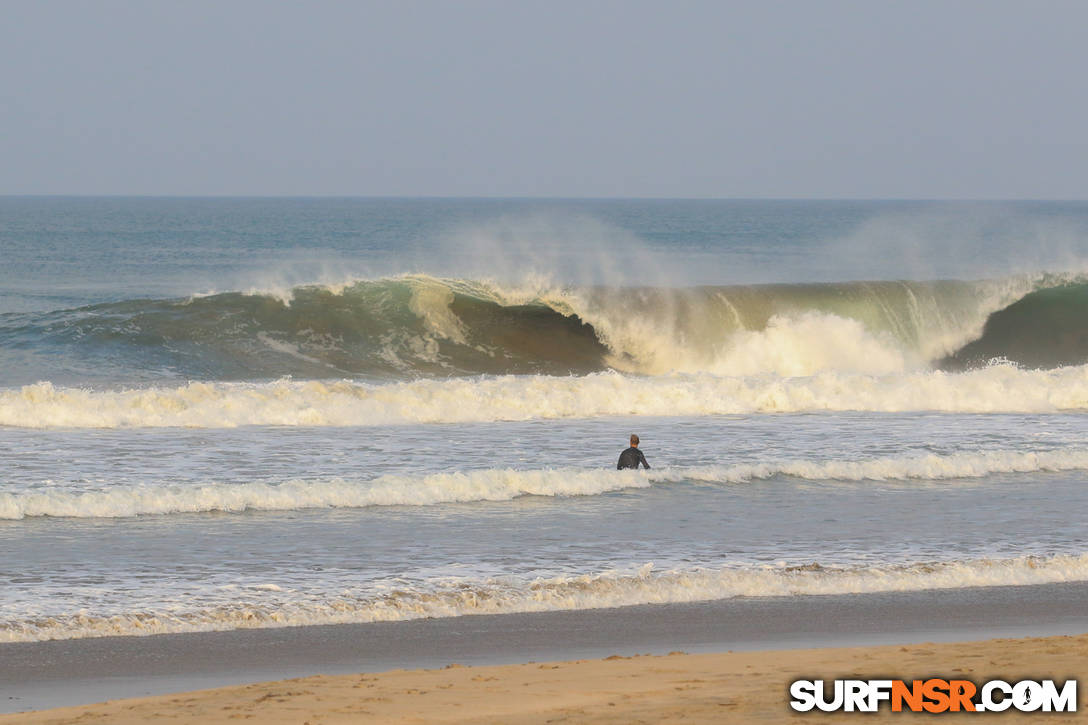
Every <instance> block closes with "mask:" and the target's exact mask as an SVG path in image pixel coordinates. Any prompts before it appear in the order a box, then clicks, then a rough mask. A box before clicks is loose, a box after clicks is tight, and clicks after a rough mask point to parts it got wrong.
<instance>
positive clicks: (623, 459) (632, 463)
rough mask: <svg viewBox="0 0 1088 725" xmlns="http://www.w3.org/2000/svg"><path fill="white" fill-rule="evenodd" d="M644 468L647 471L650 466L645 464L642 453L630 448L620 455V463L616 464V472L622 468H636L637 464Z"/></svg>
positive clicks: (632, 447) (644, 457)
mask: <svg viewBox="0 0 1088 725" xmlns="http://www.w3.org/2000/svg"><path fill="white" fill-rule="evenodd" d="M640 463H641V464H642V465H644V466H646V468H647V469H648V468H649V467H650V464H649V463H647V462H646V456H644V455H642V451H640V450H639V449H637V448H635V447H634V446H631V447H630V448H628V449H627V450H626V451H624V452H623V453H621V454H620V462H619V463H617V464H616V470H617V471H621V470H623V469H624V468H638V464H640Z"/></svg>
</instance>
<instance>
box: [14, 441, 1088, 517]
mask: <svg viewBox="0 0 1088 725" xmlns="http://www.w3.org/2000/svg"><path fill="white" fill-rule="evenodd" d="M1069 470H1088V450H1063V451H1042V452H1017V451H988V452H979V453H961V454H954V455H945V456H940V455H935V454H931V455H913V456H903V457H891V458H877V459H869V460H856V461H851V460H830V461H804V460H794V461H769V462H763V463H741V464H735V465H721V466H699V467H675V468H655V469H653V470H651V471H638V472H633V471H614V470H600V469H591V470H585V469H544V470H530V471H518V470H513V469H508V468H503V469H485V470H475V471H465V472H456V473H435V474H430V475H426V476H405V475H386V476H381V477H378V478H374V479H370V480H354V481H352V480H345V479H333V480H317V481H306V480H293V481H287V482H284V483H279V484H271V483H263V482H252V483H230V484H227V483H208V484H203V485H159V486H152V485H107V486H106V487H104V488H101V489H97V490H90V491H72V490H68V489H64V488H53V489H41V488H36V489H33V490H30V491H25V492H15V493H10V492H4V493H0V519H22V518H26V517H34V516H66V517H76V518H119V517H126V516H138V515H148V514H159V515H161V514H176V513H199V512H205V511H225V512H241V511H250V510H252V511H274V510H297V509H315V508H359V507H367V506H426V505H433V504H440V503H463V502H473V501H507V500H510V499H513V498H516V497H519V496H593V495H598V494H602V493H607V492H609V491H617V490H621V489H625V488H645V487H648V486H651V485H654V484H662V483H670V482H682V481H692V480H697V481H706V482H713V483H723V484H724V483H743V482H746V481H752V480H757V479H767V478H772V477H774V476H780V475H781V476H791V477H794V478H803V479H809V480H836V481H864V480H873V481H886V480H908V479H919V480H931V481H937V480H947V479H955V478H979V477H983V476H988V475H991V474H994V473H1029V472H1034V471H1069Z"/></svg>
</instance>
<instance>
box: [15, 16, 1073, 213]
mask: <svg viewBox="0 0 1088 725" xmlns="http://www.w3.org/2000/svg"><path fill="white" fill-rule="evenodd" d="M1085 28H1088V3H1084V2H1072V1H1071V2H1054V1H1051V2H1046V1H1043V0H1036V1H1033V2H1007V1H1003V0H979V1H969V0H941V1H940V2H931V1H927V0H911V1H909V2H907V1H897V0H888V1H881V2H872V1H870V0H865V1H858V2H837V1H833V0H827V1H824V2H816V1H808V2H803V1H798V2H775V1H773V0H763V1H758V2H728V1H719V2H682V1H670V2H666V1H665V0H662V1H661V2H639V1H637V0H630V1H627V2H618V1H616V2H612V1H606V0H597V1H595V0H578V1H576V2H567V1H565V0H542V1H540V2H535V1H529V0H525V1H522V2H518V1H512V0H507V1H504V2H474V1H468V0H466V1H464V2H454V1H452V0H451V1H449V2H437V1H434V2H416V1H412V0H396V1H390V2H368V1H365V0H360V1H358V2H323V1H321V0H307V1H306V2H301V1H300V2H290V3H288V2H276V1H275V0H260V1H257V0H233V1H231V0H216V1H213V2H207V1H204V0H186V1H185V2H181V1H178V2H165V1H163V2H144V1H142V0H141V1H139V2H129V1H112V2H111V1H107V0H102V1H95V2H91V1H87V2H75V1H71V2H60V1H58V0H31V1H24V0H0V194H88V195H96V194H121V195H129V194H134V195H337V196H339V195H344V196H356V195H358V196H497V197H521V196H529V197H538V196H543V197H694V198H703V197H709V198H821V199H825V198H828V199H831V198H915V199H918V198H922V199H946V198H947V199H1085V198H1088V125H1086V123H1085V119H1086V118H1088V81H1086V76H1085V73H1086V71H1088V43H1086V42H1084V37H1085V36H1084V31H1085Z"/></svg>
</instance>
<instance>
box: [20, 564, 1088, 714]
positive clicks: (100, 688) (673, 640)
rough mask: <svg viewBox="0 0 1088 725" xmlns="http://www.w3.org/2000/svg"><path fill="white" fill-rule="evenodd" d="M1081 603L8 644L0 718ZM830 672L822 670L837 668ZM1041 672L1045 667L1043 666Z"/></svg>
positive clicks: (572, 615) (953, 628) (705, 609)
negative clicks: (328, 678) (245, 688)
mask: <svg viewBox="0 0 1088 725" xmlns="http://www.w3.org/2000/svg"><path fill="white" fill-rule="evenodd" d="M1086 601H1088V584H1085V583H1070V584H1054V585H1045V586H1031V587H992V588H971V589H955V590H931V591H924V592H898V593H885V594H870V595H842V596H810V597H782V598H738V599H732V600H722V601H714V602H701V603H692V604H669V605H655V606H640V607H624V608H620V609H598V610H585V611H572V612H551V613H536V614H510V615H488V616H470V617H458V618H450V619H425V620H415V621H406V622H386V623H374V624H356V625H330V626H314V627H294V628H282V629H262V630H236V631H229V632H204V633H193V634H178V635H155V636H149V637H106V638H94V639H81V640H63V641H51V642H32V643H8V644H0V710H2V711H3V712H9V713H11V712H17V711H27V710H43V709H46V708H55V707H62V706H69V705H80V704H84V703H93V702H101V701H103V700H107V699H110V700H115V699H119V698H131V697H140V696H144V695H159V694H165V693H177V692H186V691H192V690H202V689H207V688H218V687H223V686H233V685H247V684H249V683H254V682H260V681H269V680H284V679H287V678H299V677H305V676H311V675H317V674H319V673H320V674H323V675H337V674H347V673H359V672H382V671H387V670H394V669H417V670H418V669H421V668H432V669H437V668H442V667H444V666H446V665H448V664H451V663H458V664H462V665H474V666H488V665H501V664H514V663H525V662H528V661H530V660H535V661H537V662H543V661H564V660H566V661H569V660H579V659H586V660H588V659H600V658H604V657H608V656H610V655H620V656H630V655H634V654H644V653H652V654H655V655H662V654H665V653H668V652H670V651H674V650H683V651H685V652H689V653H721V652H725V651H727V650H734V651H740V650H748V651H753V650H784V649H799V648H814V647H825V648H826V647H843V646H851V645H887V644H899V645H904V644H906V645H909V644H911V643H917V642H923V641H928V642H940V641H944V642H949V641H966V640H983V639H991V638H995V637H1025V636H1045V635H1055V634H1076V633H1081V632H1088V607H1085V605H1084V603H1085V602H1086ZM1029 649H1030V648H1029ZM1084 649H1085V650H1088V647H1085V648H1084ZM828 652H830V650H828ZM945 654H946V659H945V660H944V661H939V662H934V663H932V667H931V670H927V671H926V672H925V673H923V674H931V673H932V672H936V671H951V670H952V669H954V668H956V667H960V666H961V665H962V663H960V662H959V661H958V659H957V658H956V657H955V656H953V655H954V654H955V651H954V650H950V651H948V652H946V653H945ZM716 656H717V655H716ZM746 656H747V657H757V658H760V659H761V660H763V661H766V662H774V661H776V658H777V660H781V661H782V662H787V661H788V662H793V661H794V658H795V657H794V654H793V653H790V654H788V655H780V654H772V653H768V652H759V653H755V652H753V653H752V654H750V655H746ZM766 657H770V658H771V659H769V660H766V659H765V658H766ZM1017 657H1019V655H1018V656H1017ZM611 661H612V662H616V660H611ZM747 661H748V660H746V662H747ZM1017 661H1019V660H1018V659H1017ZM1032 661H1037V660H1032ZM836 662H839V661H837V660H834V659H832V660H828V661H827V662H826V663H824V664H823V665H821V666H836V667H837V666H839V665H837V664H835V663H836ZM839 664H841V662H839ZM1038 664H1039V665H1040V666H1042V665H1043V664H1045V658H1044V659H1043V660H1038ZM723 666H725V665H723ZM730 666H732V665H730ZM768 666H769V665H768ZM903 666H904V667H906V663H904V664H903ZM927 666H928V665H927ZM903 672H904V673H905V674H919V673H917V672H913V673H912V672H906V671H905V670H903ZM1080 672H1081V673H1088V666H1084V664H1083V663H1081V669H1080ZM808 674H813V671H810V672H809V673H808ZM819 674H826V673H824V672H820V673H819ZM876 674H877V675H880V674H889V672H884V673H879V672H878V673H876ZM402 676H403V677H407V675H398V677H402ZM420 676H421V677H425V678H426V677H430V675H426V676H425V675H423V674H420ZM356 679H358V676H356ZM320 681H325V679H321V680H320ZM466 686H468V685H466ZM518 686H519V687H521V686H524V685H518ZM435 687H437V686H435ZM406 688H407V686H406ZM273 689H274V688H273ZM417 689H418V687H417ZM271 691H273V690H272V689H270V690H268V691H267V692H271ZM267 692H266V693H265V694H267ZM22 717H24V718H25V717H26V716H25V715H24V716H22ZM262 717H263V716H262ZM15 721H19V722H21V721H22V720H19V719H16V720H15ZM321 721H322V722H325V721H326V720H324V719H322V720H321ZM0 722H5V721H4V720H0ZM300 722H301V721H300Z"/></svg>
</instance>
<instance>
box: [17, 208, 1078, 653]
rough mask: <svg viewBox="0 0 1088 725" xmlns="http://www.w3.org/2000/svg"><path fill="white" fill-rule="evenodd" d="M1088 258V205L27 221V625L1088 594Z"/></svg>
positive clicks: (22, 314)
mask: <svg viewBox="0 0 1088 725" xmlns="http://www.w3.org/2000/svg"><path fill="white" fill-rule="evenodd" d="M1082 260H1088V204H1084V203H1058V202H1033V203H925V202H754V201H753V202H744V201H723V202H715V201H664V200H657V201H655V200H646V201H634V200H632V201H563V200H541V201H528V200H520V201H519V200H381V199H123V198H101V199H97V198H71V199H68V198H12V197H8V198H0V262H2V263H0V460H2V461H3V463H2V465H0V545H2V546H3V551H4V552H5V553H6V556H5V557H4V563H3V564H0V591H2V593H3V594H2V596H0V641H5V640H7V641H25V640H38V639H48V638H70V637H85V636H99V635H105V634H132V635H138V634H150V633H155V632H184V631H197V630H207V629H224V628H235V627H275V626H289V625H298V624H308V623H324V622H358V621H374V620H386V619H403V618H410V617H422V616H459V615H466V614H473V613H495V612H513V611H542V610H550V609H577V608H590V607H602V606H620V605H625V604H639V603H647V602H679V601H694V600H700V599H716V598H725V597H733V596H740V595H745V596H761V595H762V596H802V595H810V594H820V593H852V592H869V591H896V590H916V589H927V588H935V587H941V588H946V587H968V586H981V585H986V586H990V585H1003V584H1033V583H1048V582H1055V581H1081V580H1085V579H1088V548H1086V547H1085V545H1084V541H1085V540H1086V535H1088V524H1086V523H1085V522H1084V520H1083V516H1080V515H1079V514H1078V512H1079V511H1083V510H1084V506H1085V504H1086V503H1088V493H1086V492H1085V491H1086V487H1085V486H1084V481H1085V477H1086V472H1088V441H1086V439H1085V432H1086V428H1088V426H1086V420H1085V417H1084V410H1085V409H1086V408H1088V364H1086V363H1088V323H1086V322H1085V319H1088V317H1086V315H1085V312H1086V309H1088V274H1086V271H1088V265H1085V264H1084V262H1083V261H1082ZM631 432H637V433H639V434H640V435H641V436H642V438H643V449H644V450H645V452H646V454H647V457H648V459H649V460H650V462H651V464H652V465H654V468H653V470H651V471H649V472H638V473H631V472H617V471H615V470H614V466H615V459H616V457H617V456H618V454H619V451H620V450H622V448H623V447H625V446H626V437H627V435H628V434H629V433H631Z"/></svg>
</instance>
